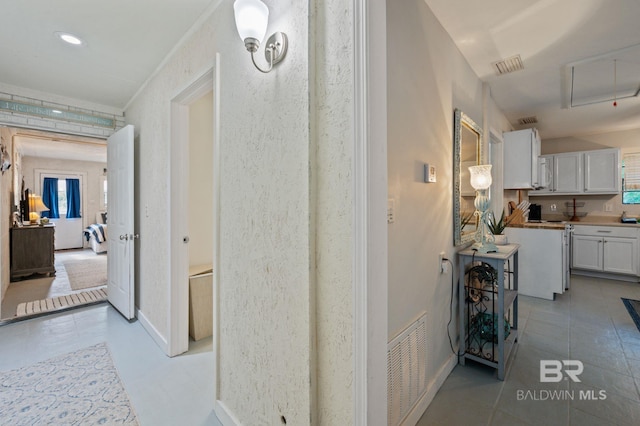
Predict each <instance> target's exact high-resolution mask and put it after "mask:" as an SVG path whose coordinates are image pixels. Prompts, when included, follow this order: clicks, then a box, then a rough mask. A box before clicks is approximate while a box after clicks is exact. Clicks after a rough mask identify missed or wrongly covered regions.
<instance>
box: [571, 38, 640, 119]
mask: <svg viewBox="0 0 640 426" xmlns="http://www.w3.org/2000/svg"><path fill="white" fill-rule="evenodd" d="M568 67H569V70H570V72H571V76H570V79H571V80H570V85H569V88H570V97H569V98H570V106H571V107H577V106H582V105H590V104H595V103H600V102H613V101H614V99H618V100H620V99H625V98H631V97H636V96H638V94H639V93H640V46H632V47H630V48H626V49H621V50H618V51H615V52H611V53H608V54H605V55H599V56H597V57H594V58H589V59H586V60H583V61H580V62H577V63H574V64H570V65H569V66H568ZM614 71H615V72H614ZM614 79H615V80H614Z"/></svg>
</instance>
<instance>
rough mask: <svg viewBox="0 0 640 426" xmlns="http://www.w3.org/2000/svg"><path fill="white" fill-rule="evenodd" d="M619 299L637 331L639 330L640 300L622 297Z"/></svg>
mask: <svg viewBox="0 0 640 426" xmlns="http://www.w3.org/2000/svg"><path fill="white" fill-rule="evenodd" d="M621 299H622V303H624V306H625V307H626V308H627V311H628V312H629V315H631V319H632V320H633V322H634V323H635V324H636V327H637V328H638V331H640V300H633V299H625V298H624V297H621Z"/></svg>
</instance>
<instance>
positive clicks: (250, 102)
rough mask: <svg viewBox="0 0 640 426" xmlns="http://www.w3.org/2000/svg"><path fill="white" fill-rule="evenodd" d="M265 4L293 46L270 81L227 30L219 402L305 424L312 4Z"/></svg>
mask: <svg viewBox="0 0 640 426" xmlns="http://www.w3.org/2000/svg"><path fill="white" fill-rule="evenodd" d="M266 3H267V5H268V6H269V8H270V17H269V21H270V22H269V29H268V31H267V33H271V32H272V31H275V30H279V31H284V32H285V33H287V35H288V37H289V41H290V45H289V52H288V53H287V57H286V60H285V61H284V62H282V63H281V64H280V65H279V66H278V67H277V68H276V69H275V70H274V71H273V72H272V73H270V74H266V75H263V74H261V73H259V72H258V71H257V70H255V69H254V68H253V66H252V65H251V63H250V59H249V57H248V55H247V53H246V51H244V49H243V48H242V46H241V44H240V45H238V42H237V41H236V40H238V37H237V34H236V33H235V28H234V27H233V21H232V19H228V21H226V22H225V23H224V24H222V25H223V26H224V28H225V30H227V31H224V34H225V35H227V34H228V35H229V39H228V40H227V41H228V42H229V45H230V46H233V47H234V48H233V50H232V51H230V52H228V54H225V55H224V56H223V58H222V61H223V65H222V77H221V78H222V87H223V89H222V100H221V104H222V111H221V117H220V119H221V124H222V147H221V149H222V152H221V163H222V192H221V207H222V211H221V218H220V219H221V224H220V228H221V241H220V242H221V248H220V262H221V265H222V266H223V268H222V269H221V271H220V289H219V291H220V293H219V296H220V300H221V304H220V309H221V310H220V315H221V318H223V321H222V323H221V347H220V357H221V358H220V363H221V365H220V371H221V374H222V377H221V378H220V393H221V397H222V398H221V399H223V400H224V401H225V402H226V403H227V404H228V405H229V406H230V407H231V408H232V410H233V411H234V413H235V414H236V415H237V416H239V417H238V418H239V420H240V421H241V422H242V423H243V424H281V420H280V418H281V416H284V417H285V419H286V422H287V424H296V425H297V424H300V425H303V424H308V422H309V419H310V418H311V403H312V395H311V387H312V382H311V381H312V380H313V378H312V375H313V374H314V373H315V370H314V369H312V365H311V342H312V334H311V333H312V328H313V327H315V324H314V323H313V322H312V321H313V319H312V314H311V312H312V295H313V294H314V293H315V288H314V287H313V281H312V280H311V273H312V271H311V259H312V258H313V256H314V253H313V247H312V246H311V235H310V233H311V223H310V216H311V189H310V155H311V152H310V122H309V109H310V105H309V103H310V100H309V91H310V87H309V78H308V76H309V46H308V31H309V9H308V8H309V5H308V3H307V2H300V1H296V0H287V1H279V2H276V1H270V2H266ZM231 6H232V5H231V2H228V4H225V7H223V8H222V10H221V13H222V14H225V16H228V17H229V18H230V17H231V16H232V13H231ZM247 117H250V120H247ZM239 389H241V390H242V392H238V390H239Z"/></svg>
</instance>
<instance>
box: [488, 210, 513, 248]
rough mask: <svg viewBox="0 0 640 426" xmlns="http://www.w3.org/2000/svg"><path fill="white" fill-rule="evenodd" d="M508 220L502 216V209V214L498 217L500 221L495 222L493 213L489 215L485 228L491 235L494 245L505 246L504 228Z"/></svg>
mask: <svg viewBox="0 0 640 426" xmlns="http://www.w3.org/2000/svg"><path fill="white" fill-rule="evenodd" d="M509 222H510V220H509V219H507V218H506V217H505V215H504V209H502V214H501V215H500V220H496V215H495V213H491V214H490V215H489V220H488V223H487V228H489V232H491V234H492V235H493V239H494V241H493V242H494V243H495V244H497V245H505V244H507V243H508V242H507V236H506V235H504V228H506V227H507V226H508V225H509Z"/></svg>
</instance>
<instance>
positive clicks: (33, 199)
mask: <svg viewBox="0 0 640 426" xmlns="http://www.w3.org/2000/svg"><path fill="white" fill-rule="evenodd" d="M48 210H49V207H47V206H45V204H44V203H43V202H42V197H40V196H39V195H35V194H29V220H30V221H31V223H32V224H34V223H40V213H41V212H44V211H48Z"/></svg>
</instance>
